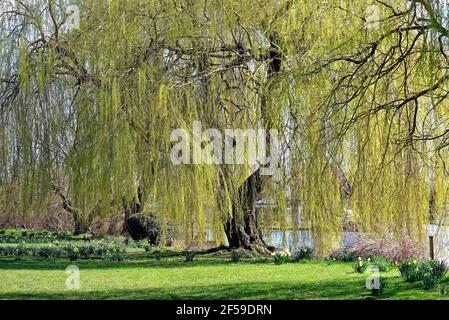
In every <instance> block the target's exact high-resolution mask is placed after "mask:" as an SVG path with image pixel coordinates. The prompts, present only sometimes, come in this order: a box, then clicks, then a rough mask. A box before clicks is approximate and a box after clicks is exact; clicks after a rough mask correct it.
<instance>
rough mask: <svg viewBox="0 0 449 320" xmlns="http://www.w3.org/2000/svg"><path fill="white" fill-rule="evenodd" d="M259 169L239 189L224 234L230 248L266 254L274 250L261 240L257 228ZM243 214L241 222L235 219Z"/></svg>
mask: <svg viewBox="0 0 449 320" xmlns="http://www.w3.org/2000/svg"><path fill="white" fill-rule="evenodd" d="M259 171H260V170H259V169H258V170H257V171H256V172H254V173H253V174H252V175H251V176H250V177H249V178H248V179H247V180H246V181H245V183H244V184H243V185H242V186H241V187H240V189H239V197H240V199H241V201H240V202H239V201H236V203H235V204H234V205H233V210H234V214H233V215H232V217H229V218H228V220H227V221H226V224H225V232H226V236H227V238H228V242H229V247H230V248H240V247H243V248H245V249H248V250H253V251H257V252H259V253H263V254H267V253H270V252H271V251H273V250H274V248H273V247H268V246H267V244H266V243H265V241H264V240H263V238H262V232H261V230H260V229H259V226H258V223H257V222H258V216H257V215H258V212H257V208H256V201H257V199H258V198H259V195H260V193H261V191H262V180H261V177H260V173H259ZM239 211H240V212H243V221H241V222H239V221H237V219H236V213H237V212H239Z"/></svg>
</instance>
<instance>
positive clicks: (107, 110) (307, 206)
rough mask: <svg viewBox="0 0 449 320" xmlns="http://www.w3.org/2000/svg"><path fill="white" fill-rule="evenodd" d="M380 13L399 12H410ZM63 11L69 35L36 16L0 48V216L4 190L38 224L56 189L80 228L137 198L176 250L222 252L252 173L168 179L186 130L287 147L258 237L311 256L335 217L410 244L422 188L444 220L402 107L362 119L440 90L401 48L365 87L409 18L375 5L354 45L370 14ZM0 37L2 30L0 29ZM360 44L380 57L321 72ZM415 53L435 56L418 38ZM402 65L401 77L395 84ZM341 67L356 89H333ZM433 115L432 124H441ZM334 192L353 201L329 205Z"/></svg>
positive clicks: (88, 7)
mask: <svg viewBox="0 0 449 320" xmlns="http://www.w3.org/2000/svg"><path fill="white" fill-rule="evenodd" d="M387 2H388V3H389V4H390V5H391V6H393V7H394V8H395V10H397V11H398V12H400V11H401V10H402V9H404V8H406V4H407V3H408V2H409V1H399V2H398V1H387ZM49 3H60V4H61V3H65V4H68V3H71V2H70V1H67V3H66V2H64V1H54V0H51V1H49ZM73 3H75V4H77V5H78V6H79V8H80V13H81V24H80V29H79V30H72V31H70V32H68V33H64V32H62V30H59V33H58V35H56V34H55V29H54V25H53V23H52V19H51V17H50V16H49V15H48V14H47V15H39V14H37V11H36V12H35V15H33V16H32V17H28V18H27V17H25V16H20V17H19V20H20V21H22V22H23V23H24V24H25V25H26V26H27V27H26V28H25V29H24V30H23V31H21V32H17V33H15V34H12V35H11V34H7V33H2V36H1V39H0V40H1V41H2V42H1V45H2V51H1V53H2V55H1V57H0V59H1V60H0V61H1V66H2V71H1V77H2V79H3V78H4V79H6V78H8V77H10V76H11V74H14V73H15V72H16V73H17V78H16V81H17V84H18V87H17V88H18V90H19V93H18V94H17V95H16V96H15V97H14V98H13V99H11V100H8V101H7V100H5V101H7V102H5V103H4V106H5V108H6V106H8V109H5V110H7V112H3V113H2V114H1V116H0V120H1V123H2V124H3V127H2V128H0V137H1V139H2V140H1V141H2V143H1V145H0V164H1V167H0V199H1V200H2V203H1V207H3V208H8V207H9V208H11V207H13V206H14V204H13V203H14V201H11V200H10V199H5V195H6V194H7V190H13V189H14V188H16V187H18V189H19V190H20V193H19V194H20V196H18V199H17V201H18V202H19V203H21V204H22V205H21V209H20V211H21V213H32V212H34V213H37V212H38V211H39V210H38V208H42V205H44V204H48V197H49V194H50V181H52V182H55V181H56V182H57V183H59V184H62V185H64V186H66V188H67V191H68V194H69V195H70V198H71V201H72V203H73V205H74V206H75V207H77V208H78V209H79V210H80V212H81V213H82V215H83V218H84V219H88V217H89V216H90V215H92V214H96V215H101V216H107V215H109V214H111V213H113V212H117V211H118V210H121V206H122V204H123V202H127V201H131V200H132V199H136V198H137V191H138V188H139V187H140V188H141V191H142V196H143V203H144V207H145V209H144V210H145V212H148V213H149V212H151V213H153V214H155V215H157V216H158V217H159V218H160V219H161V221H162V222H163V226H164V227H165V226H167V225H168V223H172V224H173V225H175V230H176V232H177V234H178V235H179V236H180V237H183V238H184V239H185V240H186V241H187V242H194V241H199V242H201V241H203V240H205V239H204V232H205V230H206V229H210V230H212V231H213V233H214V235H215V238H216V241H217V242H219V241H221V234H222V233H223V223H224V222H225V221H226V219H227V218H228V217H229V216H236V217H237V221H240V223H243V214H244V213H243V212H241V210H239V209H237V210H235V211H233V209H232V208H233V207H234V208H239V207H243V205H240V206H238V205H237V206H235V205H233V204H236V203H238V202H242V203H243V201H245V199H240V198H239V194H238V188H239V186H240V185H241V183H242V176H243V177H246V176H248V175H249V174H250V173H251V170H252V168H250V167H249V166H243V165H240V166H238V165H222V166H217V165H197V166H185V165H180V166H174V165H173V164H172V163H171V162H170V149H171V147H172V145H171V143H170V132H171V131H172V130H173V129H175V128H184V129H186V130H188V131H189V132H191V130H192V124H193V122H194V121H198V120H200V121H202V123H203V129H207V128H218V129H219V130H222V131H223V130H224V129H226V128H241V129H247V128H257V127H258V126H266V127H267V128H266V129H278V130H279V132H280V135H281V144H282V146H283V147H285V146H286V145H287V144H288V145H289V147H290V149H289V152H287V153H285V154H284V155H283V161H282V172H283V174H282V177H281V179H280V181H275V180H274V179H268V181H267V182H266V184H265V189H264V193H263V195H264V197H265V198H266V199H272V200H273V201H274V202H275V204H276V206H275V207H276V209H274V210H268V212H263V213H261V215H260V225H261V226H263V227H264V228H268V229H269V228H270V227H272V226H281V227H282V228H283V229H286V228H288V227H292V226H293V227H299V226H301V227H310V228H311V229H312V231H313V234H314V238H315V241H316V242H317V243H319V244H321V245H322V248H323V250H324V251H325V250H327V248H329V246H330V245H331V244H332V243H333V242H334V241H336V240H338V238H339V235H340V232H341V228H342V221H343V217H344V211H345V209H350V210H351V212H352V215H351V218H352V219H353V220H354V221H355V222H356V223H357V225H358V226H359V228H360V229H361V230H366V231H368V232H380V233H382V232H395V233H402V232H407V233H412V234H414V235H420V234H422V226H423V223H425V222H427V221H428V217H429V215H428V213H429V210H428V206H429V197H430V195H431V188H430V186H433V188H434V191H435V196H436V202H435V203H436V210H437V212H439V213H441V212H442V210H443V207H444V206H445V203H446V200H447V199H446V193H447V179H446V172H445V167H444V164H443V162H442V159H444V157H445V156H446V153H447V152H446V151H441V152H439V153H435V152H431V151H430V150H432V149H434V148H435V147H436V146H437V145H438V142H439V141H435V142H433V141H432V142H430V143H429V142H423V141H420V140H419V139H415V140H413V139H412V140H411V141H408V140H407V134H408V133H409V128H410V127H409V124H410V122H409V120H410V115H411V114H413V112H414V107H415V104H414V103H415V101H408V102H407V103H406V104H405V107H404V108H403V109H401V111H400V112H398V111H397V110H396V109H394V108H393V106H391V110H389V109H388V108H383V109H382V110H380V111H379V112H371V111H372V110H373V109H374V110H375V108H376V106H379V105H382V104H385V103H388V101H391V99H392V97H395V96H398V97H401V96H400V95H401V94H402V91H401V90H403V83H404V81H408V84H407V86H408V89H409V90H410V91H411V92H419V91H420V90H423V89H424V88H426V87H427V86H429V83H433V81H435V79H438V78H439V77H441V76H442V75H443V73H442V71H438V70H439V69H438V70H436V69H437V68H436V67H435V66H436V65H437V64H439V63H440V62H441V60H440V59H441V56H440V55H438V54H437V53H432V51H431V50H429V51H428V52H427V53H425V52H422V53H420V52H419V51H417V50H414V51H413V53H412V54H410V55H409V56H408V57H407V58H406V59H405V60H404V62H403V63H398V64H397V65H392V68H391V70H390V72H388V73H386V74H385V75H382V77H379V78H377V79H375V81H374V80H373V78H369V76H370V75H371V74H372V73H373V72H374V71H375V69H376V67H378V66H379V64H381V63H386V64H387V65H388V64H393V62H392V61H394V57H396V58H397V57H399V56H400V55H401V50H399V49H394V50H392V51H391V55H390V58H389V59H387V60H385V59H386V55H385V54H381V53H382V52H388V50H390V49H391V47H392V46H393V45H394V44H395V43H396V42H397V41H413V39H414V37H415V36H416V33H417V31H410V32H409V33H407V34H405V35H404V34H399V33H395V32H394V31H392V30H394V28H397V27H398V26H399V25H401V23H405V22H404V21H405V20H404V18H398V19H394V18H391V17H390V18H387V17H389V16H390V15H391V12H392V11H391V9H390V8H389V7H388V6H385V5H380V6H379V14H380V17H379V18H380V20H382V23H380V27H379V28H378V29H374V30H367V29H366V28H365V27H364V24H365V22H364V21H363V19H361V18H360V17H363V16H364V15H365V14H366V8H367V5H370V4H372V1H350V0H332V1H329V0H326V1H324V0H320V1H305V0H304V1H303V0H297V1H272V0H266V1H265V0H264V1H262V0H260V1H249V0H245V1H240V0H239V1H237V0H235V1H234V0H221V1H165V0H163V1H162V0H139V1H138V0H111V1H98V0H84V1H73ZM42 8H43V10H44V11H45V10H47V11H48V8H46V5H45V4H42ZM20 10H22V11H23V10H26V8H20ZM53 10H54V12H53V14H54V16H55V17H56V18H57V19H62V16H63V14H62V12H56V10H57V9H56V7H55V6H53ZM25 12H26V11H25ZM383 18H385V19H383ZM1 23H2V24H3V28H7V26H8V24H7V22H6V20H2V22H1ZM45 30H47V31H45ZM11 39H14V40H15V41H16V42H17V43H16V42H14V43H11V42H10V41H12V40H11ZM270 40H271V41H272V42H271V43H270ZM374 42H375V43H377V49H378V50H379V51H378V52H379V53H378V54H376V55H374V56H373V57H371V58H369V59H370V60H369V62H368V63H366V64H364V65H363V66H360V67H359V68H358V69H357V67H358V66H357V64H354V63H351V62H348V61H347V59H346V60H345V59H341V60H337V59H335V60H333V59H334V58H336V57H341V56H343V57H349V56H351V55H360V56H361V57H363V54H362V53H364V52H365V53H368V52H369V49H370V45H372V44H373V43H374ZM417 43H418V44H419V46H420V47H421V48H424V47H426V48H433V49H434V48H435V44H433V45H432V43H431V42H425V41H423V40H422V38H419V39H418V40H417ZM270 46H271V48H270ZM239 50H240V51H239ZM273 50H279V51H280V52H281V55H282V68H281V72H280V73H279V74H276V75H274V76H269V72H268V71H267V64H268V63H269V62H270V60H269V59H268V58H267V57H268V56H269V54H270V52H273ZM433 52H435V50H434V51H433ZM359 58H360V57H359ZM249 62H251V63H252V64H253V67H254V70H253V71H252V70H251V69H250V68H249V67H248V63H249ZM412 65H413V66H414V67H415V68H416V69H417V70H416V72H415V73H413V75H411V74H410V73H408V72H407V70H408V68H411V66H412ZM353 69H354V70H355V69H357V70H358V72H359V74H360V75H359V76H357V77H354V79H352V83H351V84H350V85H349V84H348V83H347V82H346V81H347V80H344V81H342V82H340V83H341V84H342V85H343V89H341V90H334V89H335V85H336V84H338V83H339V82H338V80H339V79H342V77H344V76H345V75H346V73H347V72H348V70H353ZM405 77H406V78H407V79H405ZM346 79H347V78H346ZM367 81H368V82H369V81H372V82H371V83H368V84H367ZM345 85H347V86H345ZM357 86H364V88H363V92H360V91H359V92H356V91H355V88H356V87H357ZM1 90H2V92H7V86H6V85H5V84H2V87H1ZM441 90H442V89H441ZM331 93H332V94H331ZM356 93H357V94H356ZM352 95H354V98H353V99H349V98H350V97H351V96H352ZM418 100H419V101H418V102H417V103H419V104H420V106H421V105H422V106H423V107H421V108H420V109H419V112H418V113H417V118H418V120H419V121H418V123H420V125H421V124H422V126H423V128H427V129H428V128H431V125H433V124H434V123H432V121H430V122H429V119H428V118H427V115H428V112H426V110H427V104H429V103H432V97H430V96H429V95H426V96H423V97H420V98H419V99H418ZM438 103H440V101H438ZM445 103H447V102H444V104H443V105H440V107H439V108H438V109H436V111H435V112H436V115H435V117H436V118H438V119H443V120H444V119H446V118H447V116H446V114H445V113H444V112H443V111H444V109H447V108H445V107H444V105H445ZM2 107H3V104H2ZM434 121H437V120H434ZM421 131H422V130H421ZM417 132H420V131H419V130H418V131H417ZM7 168H8V169H7ZM430 172H431V174H430ZM342 177H345V178H346V179H347V180H348V181H349V182H350V184H351V194H350V195H348V194H345V193H344V192H343V191H342ZM38 205H39V206H38ZM15 210H17V208H16V209H15ZM285 211H287V212H288V215H285V214H284V212H285ZM298 212H300V214H301V218H302V222H301V223H298V221H297V213H298ZM165 232H166V230H163V233H165Z"/></svg>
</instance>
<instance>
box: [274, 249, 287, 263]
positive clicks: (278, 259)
mask: <svg viewBox="0 0 449 320" xmlns="http://www.w3.org/2000/svg"><path fill="white" fill-rule="evenodd" d="M271 255H272V256H273V257H274V264H278V265H279V264H284V263H286V262H288V261H289V260H290V257H291V253H290V252H289V251H279V252H273V253H272V254H271Z"/></svg>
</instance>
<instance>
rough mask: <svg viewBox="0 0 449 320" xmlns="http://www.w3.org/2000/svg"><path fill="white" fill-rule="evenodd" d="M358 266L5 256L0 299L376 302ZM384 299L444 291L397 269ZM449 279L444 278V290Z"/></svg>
mask: <svg viewBox="0 0 449 320" xmlns="http://www.w3.org/2000/svg"><path fill="white" fill-rule="evenodd" d="M70 264H75V265H77V266H78V267H79V269H80V284H81V288H80V289H78V290H69V289H66V286H65V282H66V279H67V275H66V273H65V268H66V267H67V266H68V265H70ZM352 266H353V265H352V263H337V262H333V263H331V264H328V263H326V262H323V261H307V262H301V263H287V264H283V265H274V263H273V262H272V261H271V259H270V258H266V259H263V258H262V259H256V260H246V261H242V262H239V263H231V262H230V260H229V258H228V257H226V254H223V253H221V254H217V253H215V254H204V255H200V256H197V257H195V260H194V262H192V263H186V262H184V257H183V256H175V257H163V258H162V259H161V260H160V261H157V260H156V259H155V258H153V257H148V256H147V255H146V254H144V253H142V252H136V250H134V252H133V253H131V254H130V256H129V257H128V259H127V260H126V261H124V262H120V263H118V262H104V261H86V260H84V261H76V262H73V263H70V262H68V261H66V260H57V261H46V260H43V259H38V258H22V259H20V260H16V259H14V258H2V259H0V299H372V298H373V297H372V296H371V295H370V291H369V290H368V289H365V280H366V278H367V276H368V274H366V273H365V274H357V273H355V272H354V271H353V269H352ZM382 276H383V277H385V278H387V288H386V290H385V292H384V293H383V294H382V296H380V297H378V298H382V299H442V298H449V297H448V296H442V295H441V294H440V293H439V290H433V291H425V290H424V289H422V284H421V283H406V282H404V281H403V280H402V278H401V277H400V276H399V273H398V271H397V270H393V271H391V272H389V273H385V274H382ZM448 283H449V279H448V278H445V279H444V281H443V285H445V286H446V285H447V284H448Z"/></svg>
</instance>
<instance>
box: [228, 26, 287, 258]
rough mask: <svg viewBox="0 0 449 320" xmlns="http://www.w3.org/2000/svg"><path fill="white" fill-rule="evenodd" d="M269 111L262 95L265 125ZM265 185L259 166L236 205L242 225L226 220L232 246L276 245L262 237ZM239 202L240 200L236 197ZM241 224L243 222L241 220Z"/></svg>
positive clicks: (277, 60) (273, 59) (277, 58)
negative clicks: (260, 204) (259, 211)
mask: <svg viewBox="0 0 449 320" xmlns="http://www.w3.org/2000/svg"><path fill="white" fill-rule="evenodd" d="M277 42H278V37H277V36H276V35H275V34H272V35H271V36H270V50H269V53H268V56H267V60H268V69H267V79H268V81H270V80H271V79H272V78H274V77H275V76H276V75H277V74H278V73H279V71H280V70H281V64H282V54H281V52H280V50H279V48H278V45H277ZM269 112H270V110H268V108H267V96H265V95H264V96H262V99H261V115H262V120H263V121H264V125H265V126H269V122H268V121H267V118H268V117H267V115H268V113H269ZM269 140H270V138H269V137H268V136H267V146H269V145H270V141H269ZM262 188H263V183H262V179H261V176H260V169H258V170H256V171H255V172H254V173H252V174H251V175H250V176H249V177H248V179H247V180H246V181H245V182H244V183H243V185H242V186H241V187H240V189H239V197H240V199H241V200H240V201H242V200H243V205H241V208H238V207H237V208H235V207H234V208H233V209H234V212H235V211H236V210H239V209H240V210H241V211H242V212H244V216H243V225H239V222H238V221H236V218H235V215H233V216H232V218H231V217H229V218H228V220H227V221H226V224H225V232H226V236H227V238H228V242H229V247H230V248H239V247H243V248H245V249H249V250H254V251H257V252H260V253H270V252H272V251H274V249H275V248H274V247H269V246H267V244H266V243H265V241H264V240H263V238H262V233H261V230H260V229H259V226H258V216H257V208H256V201H257V200H258V198H259V196H260V194H261V191H262ZM237 202H238V201H237ZM240 224H242V223H240Z"/></svg>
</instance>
